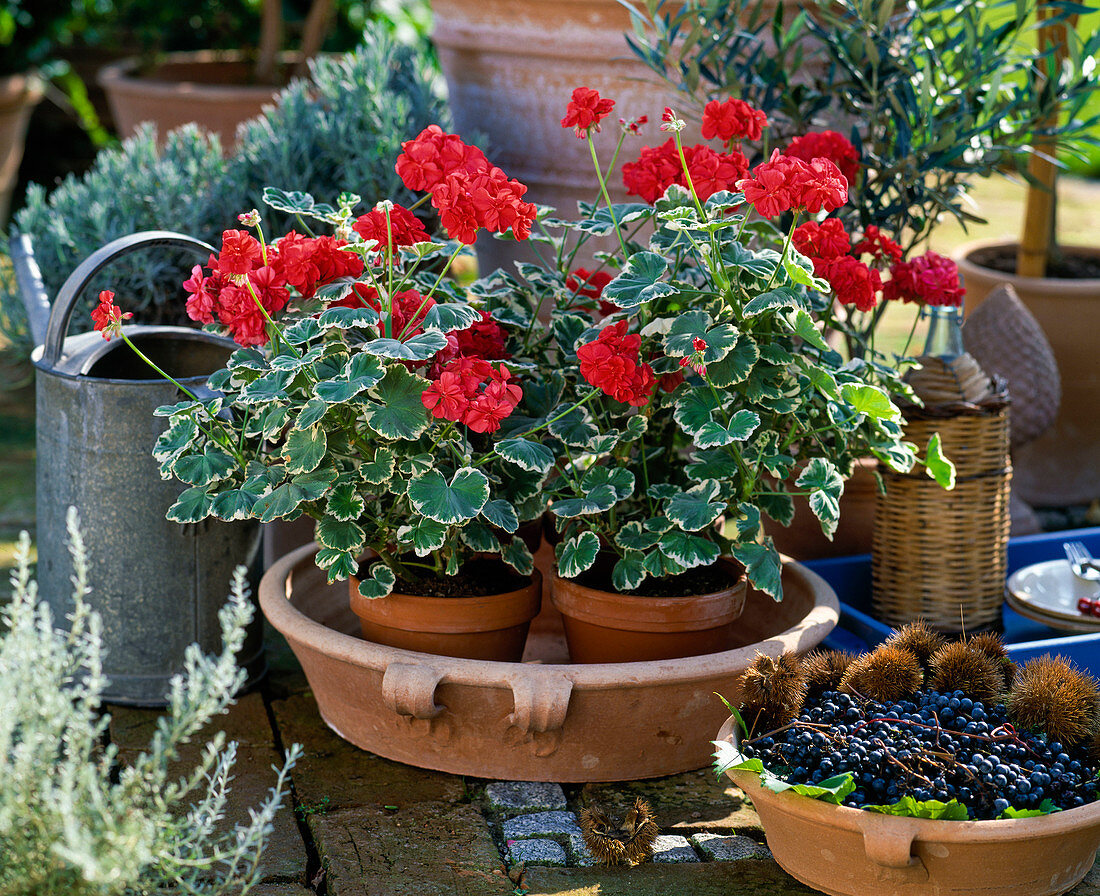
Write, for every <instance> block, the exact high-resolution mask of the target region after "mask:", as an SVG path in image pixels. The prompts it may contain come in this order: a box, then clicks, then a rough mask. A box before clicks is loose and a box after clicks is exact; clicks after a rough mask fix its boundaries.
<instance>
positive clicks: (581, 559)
mask: <svg viewBox="0 0 1100 896" xmlns="http://www.w3.org/2000/svg"><path fill="white" fill-rule="evenodd" d="M599 552H600V540H599V538H597V537H596V533H595V532H582V533H581V534H580V535H577V536H576V537H574V538H570V539H569V540H568V541H563V542H562V543H561V544H559V545H558V546H557V548H556V549H555V553H556V554H557V558H558V575H560V576H562V577H563V578H566V579H573V578H576V577H577V576H579V575H580V574H581V573H582V572H584V571H585V570H586V569H588V568H589V567H590V566H591V565H592V564H593V563H595V562H596V555H597V554H598V553H599Z"/></svg>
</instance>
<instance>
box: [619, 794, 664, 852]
mask: <svg viewBox="0 0 1100 896" xmlns="http://www.w3.org/2000/svg"><path fill="white" fill-rule="evenodd" d="M622 832H623V837H624V845H625V847H626V861H627V863H628V864H630V865H640V864H641V863H642V862H648V861H649V860H650V859H651V858H653V845H654V844H655V843H656V842H657V837H658V835H659V834H660V833H661V829H660V828H658V827H657V822H655V821H654V820H653V813H652V812H651V811H650V809H649V803H647V802H646V801H645V800H643V799H642V798H641V797H638V798H637V799H636V800H634V805H632V806H631V807H630V808H629V809H628V810H627V812H626V817H625V818H624V819H623V824H622Z"/></svg>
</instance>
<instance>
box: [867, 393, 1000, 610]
mask: <svg viewBox="0 0 1100 896" xmlns="http://www.w3.org/2000/svg"><path fill="white" fill-rule="evenodd" d="M905 417H906V420H907V423H906V426H905V433H906V438H907V439H909V440H910V441H912V442H914V443H916V445H917V448H918V450H919V451H920V453H921V454H923V453H924V450H925V448H926V446H927V445H928V440H929V439H930V438H931V437H932V435H933V433H936V432H938V433H939V434H940V438H941V439H942V442H943V451H944V454H946V455H947V456H948V457H949V458H950V459H951V460H952V461H953V462H954V464H955V468H956V484H955V488H954V490H952V491H945V490H944V489H942V488H941V487H940V486H939V485H937V484H936V483H935V482H934V481H933V480H932V479H930V478H929V477H928V476H927V475H926V474H925V472H924V468H923V467H920V466H918V467H916V468H914V470H913V472H911V473H909V474H904V475H903V474H898V473H895V472H893V471H892V470H886V469H883V470H882V474H883V480H884V482H885V485H886V494H885V495H881V494H880V495H879V496H878V504H877V505H876V507H875V528H874V537H873V542H872V558H871V559H872V562H871V567H872V577H873V583H874V588H873V597H872V605H873V612H874V615H875V616H876V617H877V618H878V619H880V620H882V621H883V622H886V623H889V624H890V625H893V626H898V625H903V624H904V623H906V622H910V621H912V620H914V619H917V618H923V619H925V620H926V621H927V622H928V624H929V625H930V626H932V627H933V628H935V629H938V630H939V631H944V632H958V631H961V630H966V631H968V632H970V631H977V630H980V629H985V628H990V627H993V626H997V625H999V624H1000V618H1001V617H1000V613H1001V604H1002V603H1003V602H1004V583H1005V573H1006V563H1007V558H1006V549H1007V546H1008V534H1009V528H1010V517H1009V492H1010V485H1011V481H1012V467H1011V465H1010V462H1009V455H1008V438H1009V430H1008V393H1007V390H1006V389H1005V388H1004V387H1003V386H1000V387H999V388H998V389H997V390H996V391H995V392H994V393H993V394H992V395H990V396H989V397H988V398H987V399H984V400H982V401H981V402H979V403H977V404H972V403H968V402H956V403H953V404H949V405H941V406H938V407H936V408H935V409H931V410H930V409H924V408H915V407H914V408H911V409H907V410H906V411H905Z"/></svg>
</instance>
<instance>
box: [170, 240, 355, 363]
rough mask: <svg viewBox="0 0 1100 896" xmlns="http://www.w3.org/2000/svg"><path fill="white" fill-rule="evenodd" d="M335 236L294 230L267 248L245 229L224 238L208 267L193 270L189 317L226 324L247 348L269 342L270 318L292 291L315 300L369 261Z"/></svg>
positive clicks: (207, 322) (187, 289)
mask: <svg viewBox="0 0 1100 896" xmlns="http://www.w3.org/2000/svg"><path fill="white" fill-rule="evenodd" d="M345 245H346V243H344V242H343V241H342V240H337V239H334V238H333V237H331V236H319V237H305V236H302V235H301V234H299V233H295V232H294V231H291V232H290V233H288V234H287V235H286V236H284V237H283V238H282V239H280V240H278V241H276V242H275V243H273V244H272V245H270V246H268V247H267V248H266V250H265V249H264V247H263V246H261V245H260V242H259V240H257V239H256V238H255V237H253V236H252V235H251V234H249V233H246V232H245V231H243V230H227V231H225V232H224V233H223V234H222V248H221V251H220V252H219V253H218V254H217V255H211V256H210V260H209V261H208V262H207V264H206V267H207V269H208V270H209V274H204V273H203V267H202V265H195V267H194V268H192V269H191V277H190V279H189V280H187V282H186V283H184V284H183V288H184V289H185V290H186V291H187V292H188V294H189V295H188V299H187V315H188V317H190V318H191V319H192V320H197V321H201V322H202V323H204V324H211V323H215V322H217V323H220V324H221V325H222V326H224V327H225V328H226V329H227V330H229V334H230V335H231V336H232V337H233V338H234V339H235V340H236V341H237V342H238V343H240V344H241V345H264V344H265V343H266V342H267V331H266V327H265V324H266V320H265V318H264V315H263V312H261V310H260V308H259V305H258V304H257V302H259V303H260V304H262V305H263V308H264V310H266V311H267V313H268V315H269V316H274V315H275V314H277V313H278V312H279V311H281V310H282V309H283V308H284V307H285V306H286V304H287V302H289V301H290V291H289V289H288V287H294V289H296V290H297V291H298V293H299V294H300V295H301V296H302V298H306V299H308V298H311V297H312V296H313V295H314V293H315V292H316V291H317V288H318V287H319V286H322V285H324V284H326V283H330V282H332V281H333V280H336V279H339V278H341V277H358V276H359V275H360V274H362V273H363V260H362V259H361V258H360V257H359V256H358V255H355V254H354V253H352V252H346V251H344V250H343V248H342V247H343V246H345Z"/></svg>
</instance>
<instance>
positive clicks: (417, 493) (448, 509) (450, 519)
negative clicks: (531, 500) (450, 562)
mask: <svg viewBox="0 0 1100 896" xmlns="http://www.w3.org/2000/svg"><path fill="white" fill-rule="evenodd" d="M407 491H408V495H409V500H410V501H411V502H412V505H413V507H415V508H416V509H417V511H419V512H420V513H422V514H424V516H426V517H428V518H429V519H433V520H436V521H437V522H440V523H446V524H448V525H452V524H454V523H462V522H466V521H467V520H472V519H473V518H474V517H476V516H477V515H478V514H479V513H481V511H482V508H484V507H485V504H486V502H487V501H488V500H489V480H488V478H486V476H485V474H484V473H482V472H481V471H480V470H475V469H474V468H473V467H462V468H461V469H459V470H457V471H456V472H455V474H454V476H452V477H451V481H450V482H448V481H447V480H446V478H445V477H444V476H443V474H442V473H440V472H439V471H438V470H431V471H429V472H427V473H425V474H423V475H422V476H419V477H417V478H415V479H413V480H411V481H410V482H409V486H408V490H407Z"/></svg>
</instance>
